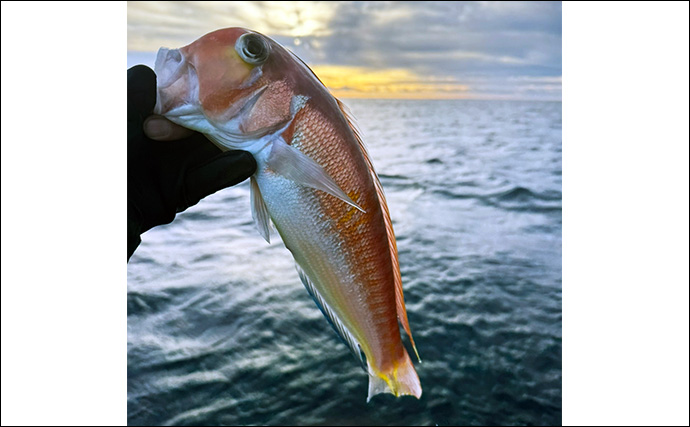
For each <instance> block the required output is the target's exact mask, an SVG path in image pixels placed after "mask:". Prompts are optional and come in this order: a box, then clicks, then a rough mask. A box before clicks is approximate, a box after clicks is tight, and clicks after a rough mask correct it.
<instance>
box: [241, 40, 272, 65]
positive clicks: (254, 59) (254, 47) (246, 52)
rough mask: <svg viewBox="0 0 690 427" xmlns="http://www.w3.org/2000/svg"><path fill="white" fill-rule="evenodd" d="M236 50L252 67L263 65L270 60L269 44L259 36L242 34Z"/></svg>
mask: <svg viewBox="0 0 690 427" xmlns="http://www.w3.org/2000/svg"><path fill="white" fill-rule="evenodd" d="M235 50H236V51H237V53H238V54H239V55H240V57H241V58H242V59H243V60H244V61H245V62H247V63H249V64H252V65H261V64H263V63H264V62H266V59H268V52H269V48H268V43H266V40H264V38H263V37H261V36H260V35H258V34H254V33H246V34H242V35H241V36H240V38H238V39H237V43H235Z"/></svg>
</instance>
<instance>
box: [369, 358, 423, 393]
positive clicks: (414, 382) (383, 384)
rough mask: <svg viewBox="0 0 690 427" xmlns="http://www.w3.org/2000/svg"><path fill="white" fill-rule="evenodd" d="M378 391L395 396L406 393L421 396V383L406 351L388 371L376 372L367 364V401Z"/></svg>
mask: <svg viewBox="0 0 690 427" xmlns="http://www.w3.org/2000/svg"><path fill="white" fill-rule="evenodd" d="M379 393H391V394H393V395H394V396H395V397H399V396H402V395H406V394H407V395H411V396H414V397H416V398H417V399H419V398H420V397H421V396H422V385H421V384H420V382H419V377H418V376H417V371H415V369H414V366H412V360H410V356H408V355H407V352H405V357H404V358H403V359H402V360H401V361H399V362H398V364H396V366H395V367H394V368H393V369H392V370H391V371H390V372H377V371H376V370H375V369H372V366H371V365H370V366H369V395H368V396H367V402H369V401H370V400H371V398H372V397H374V396H375V395H377V394H379Z"/></svg>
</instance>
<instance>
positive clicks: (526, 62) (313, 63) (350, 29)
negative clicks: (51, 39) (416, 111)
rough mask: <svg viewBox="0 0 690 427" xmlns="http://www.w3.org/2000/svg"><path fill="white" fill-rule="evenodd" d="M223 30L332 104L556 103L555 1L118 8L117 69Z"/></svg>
mask: <svg viewBox="0 0 690 427" xmlns="http://www.w3.org/2000/svg"><path fill="white" fill-rule="evenodd" d="M226 27H244V28H249V29H251V30H254V31H258V32H260V33H262V34H265V35H267V36H269V37H271V38H273V39H274V40H276V41H277V42H279V43H281V44H282V45H283V46H285V47H287V48H288V49H290V50H292V51H293V52H294V53H295V54H297V56H299V57H300V58H301V59H302V60H303V61H305V62H306V63H307V64H308V65H309V66H310V67H311V68H312V69H313V70H314V72H315V73H316V74H317V75H318V76H319V78H320V79H321V80H322V81H323V82H324V83H325V84H326V86H328V87H329V89H330V90H331V92H332V93H333V94H334V95H335V96H338V97H343V98H348V97H354V98H412V99H419V98H451V99H519V100H560V99H561V75H562V72H561V31H562V25H561V2H487V1H479V2H360V1H356V2H350V1H342V2H337V1H335V2H333V1H328V2H319V1H314V2H310V1H292V2H290V1H265V2H259V1H237V2H206V1H199V2H197V1H194V2H191V1H190V2H186V1H178V2H127V65H128V67H130V66H132V65H135V64H139V63H142V64H147V65H150V66H153V63H154V59H155V53H156V51H157V50H158V49H159V48H160V47H168V48H176V47H182V46H184V45H187V44H189V43H191V42H193V41H194V40H196V39H197V38H199V37H200V36H202V35H204V34H206V33H208V32H211V31H214V30H217V29H220V28H226Z"/></svg>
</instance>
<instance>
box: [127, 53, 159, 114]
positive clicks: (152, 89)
mask: <svg viewBox="0 0 690 427" xmlns="http://www.w3.org/2000/svg"><path fill="white" fill-rule="evenodd" d="M155 103H156V74H155V73H154V72H153V70H152V69H150V68H149V67H147V66H145V65H136V66H134V67H132V68H130V69H128V70H127V113H128V116H127V117H128V119H134V118H136V117H137V116H140V117H142V118H143V117H146V116H147V115H149V114H150V113H151V111H153V106H154V105H155ZM130 116H132V117H130Z"/></svg>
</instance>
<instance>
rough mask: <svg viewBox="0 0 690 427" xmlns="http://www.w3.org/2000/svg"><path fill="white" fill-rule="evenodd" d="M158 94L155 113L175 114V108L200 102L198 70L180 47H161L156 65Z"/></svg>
mask: <svg viewBox="0 0 690 427" xmlns="http://www.w3.org/2000/svg"><path fill="white" fill-rule="evenodd" d="M153 69H154V72H155V73H156V78H157V80H156V85H157V96H156V106H155V107H154V113H155V114H160V115H166V116H170V115H172V116H175V115H176V114H175V110H176V109H179V108H180V107H183V108H185V109H188V108H189V106H192V105H197V104H198V102H199V101H198V98H199V96H198V93H199V83H198V82H199V81H198V79H197V75H196V70H195V69H194V67H193V66H192V65H191V64H190V63H189V61H187V58H186V57H185V55H184V53H182V51H180V49H167V48H160V49H159V50H158V54H157V56H156V63H155V65H154V68H153Z"/></svg>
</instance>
